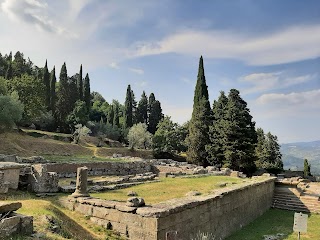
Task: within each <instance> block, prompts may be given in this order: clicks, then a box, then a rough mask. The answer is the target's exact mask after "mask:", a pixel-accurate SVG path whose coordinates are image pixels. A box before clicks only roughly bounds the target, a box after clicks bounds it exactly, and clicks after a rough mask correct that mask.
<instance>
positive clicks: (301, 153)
mask: <svg viewBox="0 0 320 240" xmlns="http://www.w3.org/2000/svg"><path fill="white" fill-rule="evenodd" d="M281 153H282V160H283V164H284V168H285V169H289V168H290V169H291V170H303V161H304V159H305V158H306V159H308V161H309V162H310V164H311V172H312V173H313V174H316V175H320V141H313V142H297V143H286V144H282V145H281Z"/></svg>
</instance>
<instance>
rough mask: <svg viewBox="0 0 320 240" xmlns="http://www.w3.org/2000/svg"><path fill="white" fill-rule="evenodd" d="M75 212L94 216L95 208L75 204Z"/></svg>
mask: <svg viewBox="0 0 320 240" xmlns="http://www.w3.org/2000/svg"><path fill="white" fill-rule="evenodd" d="M74 210H75V211H77V212H81V213H82V214H84V215H88V216H92V211H93V206H91V205H87V204H81V203H75V204H74Z"/></svg>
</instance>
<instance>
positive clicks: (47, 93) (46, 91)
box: [42, 60, 51, 111]
mask: <svg viewBox="0 0 320 240" xmlns="http://www.w3.org/2000/svg"><path fill="white" fill-rule="evenodd" d="M42 82H43V85H44V95H45V106H46V108H47V110H48V111H49V110H50V107H51V103H50V92H51V91H50V74H49V70H48V65H47V60H46V64H45V66H44V68H43V78H42Z"/></svg>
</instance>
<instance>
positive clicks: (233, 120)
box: [224, 89, 257, 173]
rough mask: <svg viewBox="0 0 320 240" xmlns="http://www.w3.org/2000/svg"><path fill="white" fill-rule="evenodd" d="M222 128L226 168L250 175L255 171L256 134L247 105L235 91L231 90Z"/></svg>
mask: <svg viewBox="0 0 320 240" xmlns="http://www.w3.org/2000/svg"><path fill="white" fill-rule="evenodd" d="M225 120H226V124H225V127H224V135H225V137H224V142H225V152H224V155H225V162H224V165H225V166H226V167H230V168H232V169H234V170H240V171H244V172H246V173H251V172H253V171H254V170H255V164H254V161H255V144H256V143H257V133H256V131H255V122H253V121H252V116H251V115H250V110H249V109H248V108H247V103H246V102H245V101H244V100H243V99H242V98H241V97H240V93H239V91H238V90H236V89H231V90H230V93H229V95H228V104H227V106H226V115H225Z"/></svg>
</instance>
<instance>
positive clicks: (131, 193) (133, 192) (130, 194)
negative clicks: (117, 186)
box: [127, 191, 138, 197]
mask: <svg viewBox="0 0 320 240" xmlns="http://www.w3.org/2000/svg"><path fill="white" fill-rule="evenodd" d="M127 196H130V197H135V196H138V193H136V192H135V191H129V192H128V193H127Z"/></svg>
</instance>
